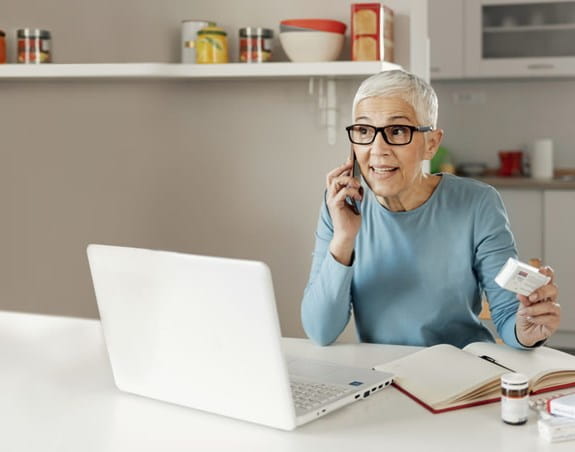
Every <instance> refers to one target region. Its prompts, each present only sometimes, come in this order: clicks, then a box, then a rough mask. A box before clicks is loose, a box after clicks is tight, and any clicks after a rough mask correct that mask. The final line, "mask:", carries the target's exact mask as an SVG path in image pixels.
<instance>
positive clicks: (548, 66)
mask: <svg viewBox="0 0 575 452" xmlns="http://www.w3.org/2000/svg"><path fill="white" fill-rule="evenodd" d="M553 68H555V65H554V64H545V63H539V64H528V65H527V69H553Z"/></svg>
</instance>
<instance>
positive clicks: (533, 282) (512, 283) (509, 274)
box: [495, 257, 551, 297]
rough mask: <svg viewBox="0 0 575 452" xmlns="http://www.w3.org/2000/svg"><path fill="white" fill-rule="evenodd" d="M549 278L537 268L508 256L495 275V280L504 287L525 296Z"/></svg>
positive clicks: (545, 282)
mask: <svg viewBox="0 0 575 452" xmlns="http://www.w3.org/2000/svg"><path fill="white" fill-rule="evenodd" d="M550 279H551V278H550V277H549V276H545V275H543V274H541V273H539V270H538V269H537V268H535V267H532V266H531V265H527V264H525V263H523V262H519V261H518V260H517V259H514V258H512V257H510V258H509V259H508V260H507V262H506V263H505V265H504V266H503V268H502V269H501V270H500V271H499V273H498V274H497V276H496V277H495V282H496V283H497V284H499V285H500V286H501V287H503V288H504V289H507V290H510V291H511V292H515V293H518V294H521V295H524V296H526V297H527V296H528V295H529V294H531V292H533V291H534V290H537V289H539V288H540V287H541V286H544V285H545V284H547V283H548V282H549V280H550Z"/></svg>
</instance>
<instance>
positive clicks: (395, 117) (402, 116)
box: [355, 115, 411, 121]
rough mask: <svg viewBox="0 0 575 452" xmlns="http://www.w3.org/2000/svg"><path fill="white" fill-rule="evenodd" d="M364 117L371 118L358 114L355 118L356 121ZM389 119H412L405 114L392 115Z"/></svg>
mask: <svg viewBox="0 0 575 452" xmlns="http://www.w3.org/2000/svg"><path fill="white" fill-rule="evenodd" d="M363 119H366V120H368V121H369V120H370V118H369V117H367V116H358V117H357V118H355V120H356V121H361V120H363ZM388 119H389V120H392V121H394V120H396V119H407V120H408V121H411V119H410V118H408V117H407V116H405V115H397V116H390V117H389V118H388Z"/></svg>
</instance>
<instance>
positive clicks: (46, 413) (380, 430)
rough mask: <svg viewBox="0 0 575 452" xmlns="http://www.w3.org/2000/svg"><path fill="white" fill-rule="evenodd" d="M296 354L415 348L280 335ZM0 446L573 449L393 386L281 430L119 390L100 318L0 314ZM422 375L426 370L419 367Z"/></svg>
mask: <svg viewBox="0 0 575 452" xmlns="http://www.w3.org/2000/svg"><path fill="white" fill-rule="evenodd" d="M284 343H285V349H286V351H287V352H288V353H290V354H294V355H299V356H305V357H311V358H316V359H323V360H329V361H334V362H340V363H346V364H352V365H357V366H365V367H371V366H372V365H374V364H378V363H381V362H385V361H387V360H391V359H394V358H396V357H399V356H402V355H404V354H406V353H409V352H411V351H413V348H411V347H399V346H389V345H372V344H336V345H333V346H330V347H317V346H314V345H313V344H311V343H310V342H309V341H307V340H303V339H284ZM0 366H1V367H0V451H2V452H13V451H14V452H15V451H41V452H51V451H58V452H67V451H74V452H87V451H99V452H108V451H123V452H129V451H138V452H144V451H221V450H241V451H274V452H282V451H298V452H305V451H314V452H319V451H330V452H331V451H346V452H347V451H350V450H352V451H356V452H364V451H378V452H381V451H420V450H421V451H465V452H472V451H546V450H552V451H555V450H557V451H567V450H569V451H573V450H575V441H571V442H566V443H552V444H549V443H547V442H546V441H545V440H543V439H542V438H539V435H538V432H537V425H536V416H535V414H533V413H531V414H530V418H529V421H528V423H527V425H525V426H509V425H506V424H503V423H502V422H501V420H500V406H499V404H490V405H485V406H481V407H474V408H468V409H464V410H458V411H452V412H448V413H443V414H436V415H434V414H431V413H430V412H428V411H427V410H425V409H424V408H422V407H421V406H420V405H418V404H417V403H415V402H413V401H412V400H411V399H409V398H408V397H406V396H405V395H403V394H401V393H400V392H399V391H398V390H396V389H395V388H388V389H385V390H384V391H382V392H380V393H376V394H374V395H372V396H371V397H369V398H368V399H366V400H364V401H360V402H358V403H355V404H353V405H350V406H348V407H344V408H343V409H341V410H339V411H337V412H334V413H332V414H330V415H328V416H325V417H323V418H321V419H318V420H317V421H314V422H311V423H309V424H307V425H305V426H303V427H301V428H299V429H297V430H295V431H293V432H283V431H279V430H275V429H271V428H267V427H262V426H258V425H255V424H250V423H246V422H242V421H237V420H233V419H227V418H224V417H220V416H216V415H212V414H207V413H202V412H199V411H195V410H192V409H189V408H183V407H179V406H175V405H170V404H167V403H162V402H158V401H154V400H149V399H146V398H143V397H138V396H133V395H128V394H124V393H122V392H120V391H118V390H117V389H116V388H115V386H114V382H113V379H112V373H111V370H110V365H109V362H108V357H107V354H106V350H105V345H104V342H103V338H102V332H101V328H100V324H99V322H98V321H95V320H86V319H75V318H63V317H50V316H42V315H31V314H18V313H8V312H0ZM422 378H425V375H422Z"/></svg>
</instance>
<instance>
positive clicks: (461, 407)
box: [392, 382, 575, 414]
mask: <svg viewBox="0 0 575 452" xmlns="http://www.w3.org/2000/svg"><path fill="white" fill-rule="evenodd" d="M392 385H393V386H395V387H396V388H397V389H399V391H401V392H403V393H404V394H405V395H406V396H408V397H409V398H410V399H412V400H414V401H416V402H417V403H419V404H420V405H421V406H422V407H424V408H426V409H427V410H429V411H431V412H432V413H433V414H440V413H445V412H447V411H454V410H461V409H463V408H471V407H474V406H479V405H487V404H488V403H495V402H499V401H500V400H501V398H500V397H494V398H492V399H487V400H481V401H479V402H471V403H464V404H463V405H457V406H451V407H449V408H442V409H441V410H436V409H434V408H431V407H430V406H429V405H428V404H427V403H425V402H424V401H423V400H421V399H418V398H417V397H416V396H415V395H413V394H412V393H411V392H409V391H407V390H406V389H404V388H402V387H401V386H399V384H397V383H396V382H393V383H392ZM572 387H575V382H572V383H565V384H562V385H557V386H553V387H551V388H546V389H540V390H539V391H534V392H531V394H534V395H535V394H541V393H544V392H550V391H558V390H559V389H565V388H572Z"/></svg>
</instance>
